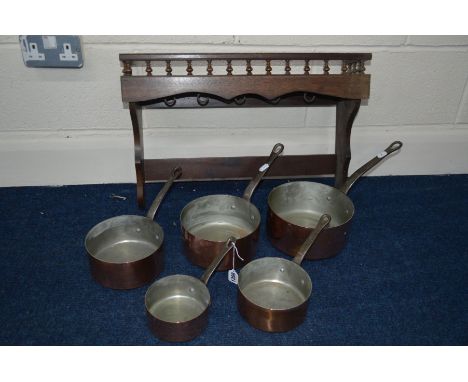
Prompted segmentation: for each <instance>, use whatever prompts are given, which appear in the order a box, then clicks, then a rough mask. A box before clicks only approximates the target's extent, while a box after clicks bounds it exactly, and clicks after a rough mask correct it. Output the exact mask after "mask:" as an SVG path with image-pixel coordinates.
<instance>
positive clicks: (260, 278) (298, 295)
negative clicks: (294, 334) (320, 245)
mask: <svg viewBox="0 0 468 382" xmlns="http://www.w3.org/2000/svg"><path fill="white" fill-rule="evenodd" d="M330 220H331V218H330V216H329V215H326V214H324V215H322V216H321V218H320V219H319V221H318V223H317V225H316V227H315V228H314V230H313V231H312V232H311V233H310V234H309V236H308V237H307V239H306V240H305V241H304V243H303V244H302V246H301V248H300V249H299V251H298V252H297V254H296V256H295V257H294V259H293V260H292V261H291V260H286V259H283V258H280V257H264V258H261V259H257V260H254V261H252V262H250V263H249V264H247V265H245V266H244V268H242V270H241V271H240V274H239V284H238V287H239V288H238V293H237V306H238V308H239V312H240V314H241V315H242V316H243V317H244V318H245V319H246V320H247V322H248V323H249V324H250V325H252V326H253V327H255V328H257V329H261V330H264V331H267V332H286V331H288V330H291V329H294V328H295V327H296V326H298V325H300V324H301V323H302V322H303V321H304V319H305V316H306V313H307V306H308V303H309V298H310V295H311V294H312V281H311V279H310V277H309V275H308V274H307V272H306V271H305V270H304V269H303V268H302V267H301V266H300V264H301V262H302V260H303V259H304V256H305V255H306V253H307V251H308V250H309V248H310V247H311V246H312V245H313V244H314V242H315V240H316V239H317V237H318V236H319V234H320V232H322V230H323V229H324V228H325V227H327V226H328V224H329V223H330Z"/></svg>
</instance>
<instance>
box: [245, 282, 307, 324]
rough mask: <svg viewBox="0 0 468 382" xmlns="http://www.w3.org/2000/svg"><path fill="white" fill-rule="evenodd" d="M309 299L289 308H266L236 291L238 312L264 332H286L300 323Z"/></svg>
mask: <svg viewBox="0 0 468 382" xmlns="http://www.w3.org/2000/svg"><path fill="white" fill-rule="evenodd" d="M308 303H309V299H307V300H306V301H305V302H304V303H302V304H301V305H299V306H297V307H295V308H291V309H278V310H274V309H266V308H262V307H260V306H258V305H256V304H254V303H252V302H251V301H249V300H248V299H247V298H246V297H245V296H244V295H243V294H242V292H241V291H240V290H239V289H238V291H237V307H238V309H239V313H240V314H241V315H242V317H244V319H245V320H246V321H247V322H248V323H249V324H250V325H252V326H253V327H254V328H257V329H260V330H263V331H265V332H287V331H288V330H292V329H294V328H295V327H296V326H298V325H300V324H301V323H302V322H303V321H304V319H305V316H306V313H307V306H308Z"/></svg>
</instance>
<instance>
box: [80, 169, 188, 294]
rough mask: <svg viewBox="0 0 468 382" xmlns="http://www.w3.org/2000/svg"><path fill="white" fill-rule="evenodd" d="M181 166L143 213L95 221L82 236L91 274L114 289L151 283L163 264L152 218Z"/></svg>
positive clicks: (157, 227)
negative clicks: (144, 213) (144, 214)
mask: <svg viewBox="0 0 468 382" xmlns="http://www.w3.org/2000/svg"><path fill="white" fill-rule="evenodd" d="M181 174H182V169H181V168H180V167H176V168H174V169H173V170H172V172H171V175H170V178H169V179H168V181H167V182H166V184H165V185H164V186H163V188H162V189H161V191H159V193H158V195H157V196H156V198H155V199H154V201H153V203H152V204H151V207H150V208H149V210H148V213H147V214H146V216H138V215H122V216H116V217H113V218H110V219H107V220H104V221H102V222H101V223H99V224H96V225H95V226H94V227H93V228H91V230H90V231H89V232H88V234H87V235H86V238H85V248H86V251H87V252H88V259H89V265H90V268H91V274H92V276H93V277H94V279H95V280H96V281H97V282H99V283H100V284H101V285H103V286H105V287H109V288H113V289H132V288H138V287H140V286H142V285H144V284H146V283H149V282H151V281H152V280H153V279H154V278H155V277H156V276H157V275H158V274H159V273H160V272H161V271H162V268H163V266H164V258H163V252H162V244H163V240H164V233H163V229H162V228H161V226H160V225H159V224H158V223H156V222H155V221H154V220H153V219H154V216H155V215H156V211H157V210H158V208H159V206H160V204H161V202H162V200H163V199H164V197H165V196H166V194H167V192H168V191H169V189H170V188H171V186H172V184H173V183H174V180H176V179H177V178H178V177H179V176H180V175H181Z"/></svg>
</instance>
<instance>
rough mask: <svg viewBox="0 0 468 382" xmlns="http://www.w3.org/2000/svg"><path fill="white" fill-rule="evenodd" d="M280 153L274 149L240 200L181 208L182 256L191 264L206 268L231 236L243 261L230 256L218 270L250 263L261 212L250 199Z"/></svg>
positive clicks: (213, 199) (206, 199)
mask: <svg viewBox="0 0 468 382" xmlns="http://www.w3.org/2000/svg"><path fill="white" fill-rule="evenodd" d="M283 149H284V146H283V145H282V144H281V143H277V144H276V145H275V146H274V147H273V150H272V151H271V154H270V157H269V158H268V160H267V162H266V163H265V164H264V165H262V166H261V167H260V168H259V170H258V172H257V174H256V175H255V176H254V178H253V179H252V180H251V181H250V183H249V184H248V186H247V188H246V189H245V191H244V195H243V197H238V196H234V195H208V196H203V197H201V198H197V199H195V200H192V201H191V202H190V203H189V204H187V205H186V206H185V207H184V209H183V210H182V212H181V214H180V225H181V228H182V234H183V239H184V245H185V254H186V256H187V257H188V259H189V260H190V261H191V262H192V263H193V264H196V265H198V266H200V267H203V268H206V267H208V266H209V264H210V263H211V261H212V260H213V258H214V257H215V256H216V255H217V253H219V251H220V250H221V249H222V248H223V246H224V243H225V242H226V240H227V239H228V238H229V237H230V236H233V237H235V238H236V240H237V241H236V246H237V249H238V251H239V257H240V258H242V259H243V261H241V260H240V259H239V257H237V256H235V255H234V254H230V255H228V256H226V257H225V258H224V260H223V261H222V262H221V264H220V265H219V268H218V270H220V271H223V270H227V269H229V268H230V267H232V264H233V261H234V264H235V267H240V266H243V265H244V264H247V263H248V262H249V261H250V260H252V258H253V257H254V255H255V252H256V248H257V242H258V235H259V227H260V212H259V211H258V209H257V207H255V205H254V204H252V203H251V202H250V198H251V197H252V194H253V192H254V191H255V189H256V188H257V186H258V184H259V183H260V181H261V179H262V178H263V176H264V175H265V174H266V173H267V172H268V169H269V168H270V167H271V166H272V164H273V162H274V161H275V160H276V158H278V156H279V155H280V154H281V153H282V152H283ZM233 256H234V259H233Z"/></svg>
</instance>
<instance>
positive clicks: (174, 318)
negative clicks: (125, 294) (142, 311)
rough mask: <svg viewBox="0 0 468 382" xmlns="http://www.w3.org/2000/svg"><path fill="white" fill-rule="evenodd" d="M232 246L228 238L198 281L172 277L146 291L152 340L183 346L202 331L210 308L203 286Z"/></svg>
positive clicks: (209, 298) (179, 276)
mask: <svg viewBox="0 0 468 382" xmlns="http://www.w3.org/2000/svg"><path fill="white" fill-rule="evenodd" d="M235 242H236V239H235V238H234V237H230V238H228V240H227V241H226V243H225V246H224V248H223V249H222V251H220V252H219V253H218V255H217V256H216V257H215V258H214V259H213V261H212V262H211V264H210V265H209V267H208V268H207V269H206V271H205V273H203V275H202V277H201V278H200V279H197V278H195V277H192V276H188V275H172V276H167V277H163V278H162V279H159V280H157V281H155V282H154V283H153V284H152V285H151V286H150V287H149V288H148V291H147V292H146V295H145V306H146V313H147V317H148V324H149V327H150V329H151V331H152V332H153V334H154V335H155V336H156V337H158V338H159V339H162V340H165V341H172V342H183V341H190V340H192V339H194V338H195V337H197V336H198V335H199V334H200V333H201V332H202V331H203V329H204V328H205V327H206V325H207V323H208V308H209V307H210V304H211V297H210V292H209V290H208V288H207V286H206V284H207V283H208V280H209V279H210V277H211V275H212V274H213V272H214V271H215V270H216V268H217V267H218V266H219V264H220V263H221V261H222V260H223V259H224V257H225V256H226V255H227V254H228V253H229V252H230V251H231V250H232V249H233V247H234V245H235Z"/></svg>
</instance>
